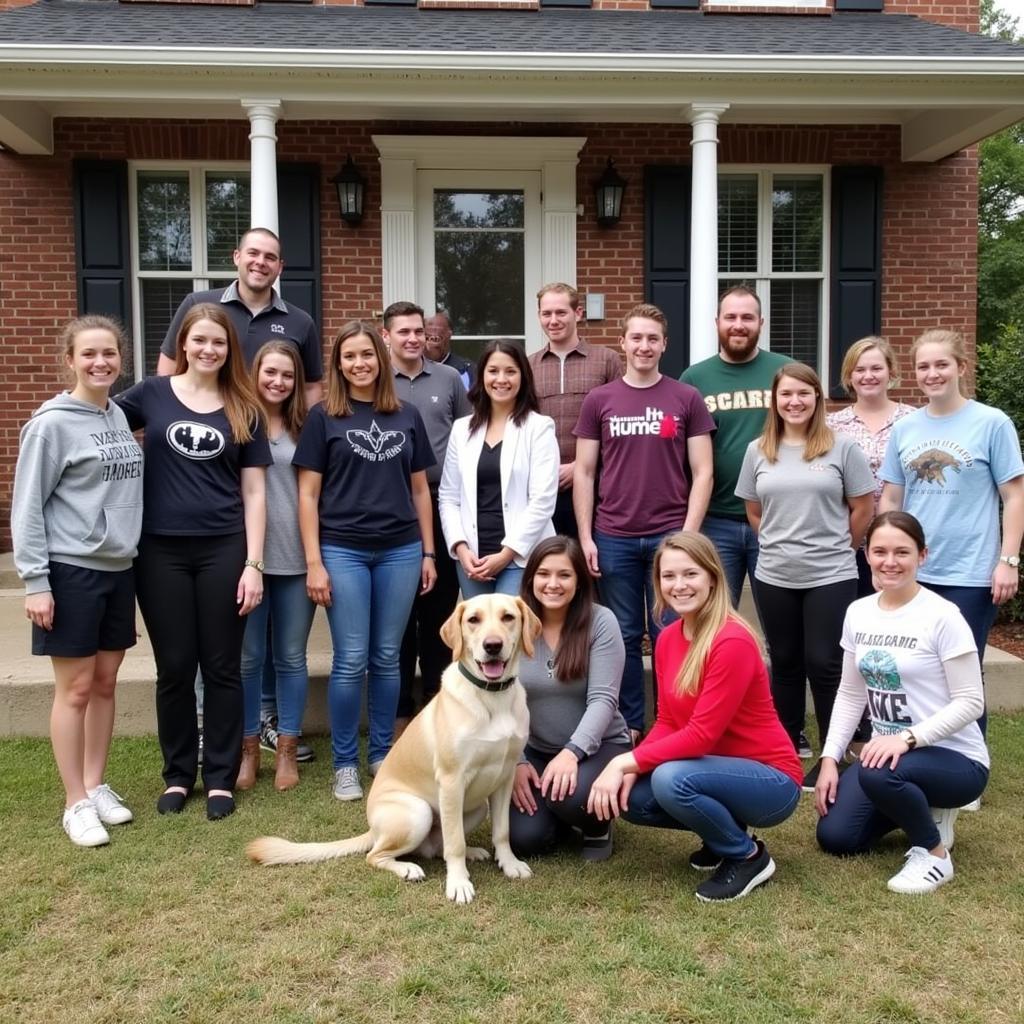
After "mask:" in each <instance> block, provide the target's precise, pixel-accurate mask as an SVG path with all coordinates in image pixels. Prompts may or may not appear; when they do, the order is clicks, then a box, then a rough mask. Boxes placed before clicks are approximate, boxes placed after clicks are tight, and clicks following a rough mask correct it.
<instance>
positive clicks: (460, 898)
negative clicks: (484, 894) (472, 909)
mask: <svg viewBox="0 0 1024 1024" xmlns="http://www.w3.org/2000/svg"><path fill="white" fill-rule="evenodd" d="M445 895H446V896H447V897H448V899H450V900H451V901H452V902H453V903H472V902H473V897H474V896H475V895H476V889H474V888H473V883H472V882H471V881H470V880H469V878H468V877H467V878H452V876H451V875H449V876H448V880H447V882H446V883H445Z"/></svg>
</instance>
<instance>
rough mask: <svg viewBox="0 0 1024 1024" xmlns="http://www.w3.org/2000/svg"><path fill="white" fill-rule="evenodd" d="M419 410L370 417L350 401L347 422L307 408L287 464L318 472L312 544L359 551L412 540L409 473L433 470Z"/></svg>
mask: <svg viewBox="0 0 1024 1024" xmlns="http://www.w3.org/2000/svg"><path fill="white" fill-rule="evenodd" d="M434 461H435V460H434V453H433V450H432V449H431V447H430V438H429V437H427V428H426V427H425V426H424V425H423V418H422V417H421V416H420V414H419V410H418V409H417V408H416V406H414V405H412V404H411V403H408V402H407V403H405V404H403V405H402V407H401V408H400V409H399V410H398V412H377V411H376V410H375V409H374V407H373V403H371V402H353V403H352V415H351V416H330V415H328V414H327V412H325V411H324V407H323V405H322V404H319V405H315V406H313V408H312V409H311V410H310V413H309V416H308V417H307V419H306V422H305V424H304V425H303V427H302V433H301V434H300V435H299V443H298V445H297V447H296V449H295V457H294V458H293V459H292V464H293V465H295V466H298V467H299V468H300V469H312V470H315V471H316V472H317V473H320V474H322V476H323V480H322V482H321V487H320V539H321V541H322V542H323V543H325V544H336V545H338V546H340V547H351V548H361V549H375V548H391V547H398V546H399V545H401V544H412V543H413V542H414V541H418V540H419V539H420V526H419V520H418V519H417V518H416V509H415V507H414V506H413V503H412V474H413V473H416V472H419V471H420V470H425V469H429V468H430V467H431V466H433V465H434Z"/></svg>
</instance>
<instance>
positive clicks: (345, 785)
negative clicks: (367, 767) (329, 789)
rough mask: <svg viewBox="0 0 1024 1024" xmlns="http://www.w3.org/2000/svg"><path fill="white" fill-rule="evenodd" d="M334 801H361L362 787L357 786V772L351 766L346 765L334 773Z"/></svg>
mask: <svg viewBox="0 0 1024 1024" xmlns="http://www.w3.org/2000/svg"><path fill="white" fill-rule="evenodd" d="M334 799H335V800H362V799H363V787H362V786H360V785H359V771H358V770H357V769H356V768H355V767H354V766H353V765H346V766H345V767H344V768H339V769H338V770H337V771H336V772H335V773H334Z"/></svg>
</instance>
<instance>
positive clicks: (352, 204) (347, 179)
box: [331, 153, 366, 227]
mask: <svg viewBox="0 0 1024 1024" xmlns="http://www.w3.org/2000/svg"><path fill="white" fill-rule="evenodd" d="M331 184H332V185H334V187H335V188H336V189H337V190H338V209H339V211H340V212H341V219H342V220H343V221H344V222H345V223H346V224H351V225H352V226H353V227H355V226H356V225H357V224H359V223H360V222H361V221H362V219H363V197H364V196H365V195H366V179H365V178H364V177H363V176H362V175H361V174H360V173H359V168H358V167H356V165H355V164H354V163H353V162H352V154H351V153H350V154H349V155H348V159H347V160H346V161H345V166H344V167H342V169H341V170H340V171H338V173H337V174H336V175H335V176H334V177H333V178H331Z"/></svg>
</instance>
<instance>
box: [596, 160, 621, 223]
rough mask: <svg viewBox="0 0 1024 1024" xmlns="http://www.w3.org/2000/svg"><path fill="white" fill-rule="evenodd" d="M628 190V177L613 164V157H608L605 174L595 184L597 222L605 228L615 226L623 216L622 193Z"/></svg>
mask: <svg viewBox="0 0 1024 1024" xmlns="http://www.w3.org/2000/svg"><path fill="white" fill-rule="evenodd" d="M625 191H626V179H625V178H623V177H622V176H621V175H620V174H619V173H618V172H617V171H616V170H615V168H614V166H612V158H611V157H608V166H607V167H605V169H604V174H602V175H601V177H600V178H598V179H597V182H596V184H595V185H594V194H595V195H596V196H597V223H598V224H599V225H600V226H601V227H603V228H613V227H615V225H616V224H618V223H619V219H620V218H621V217H622V195H623V193H624V192H625Z"/></svg>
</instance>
